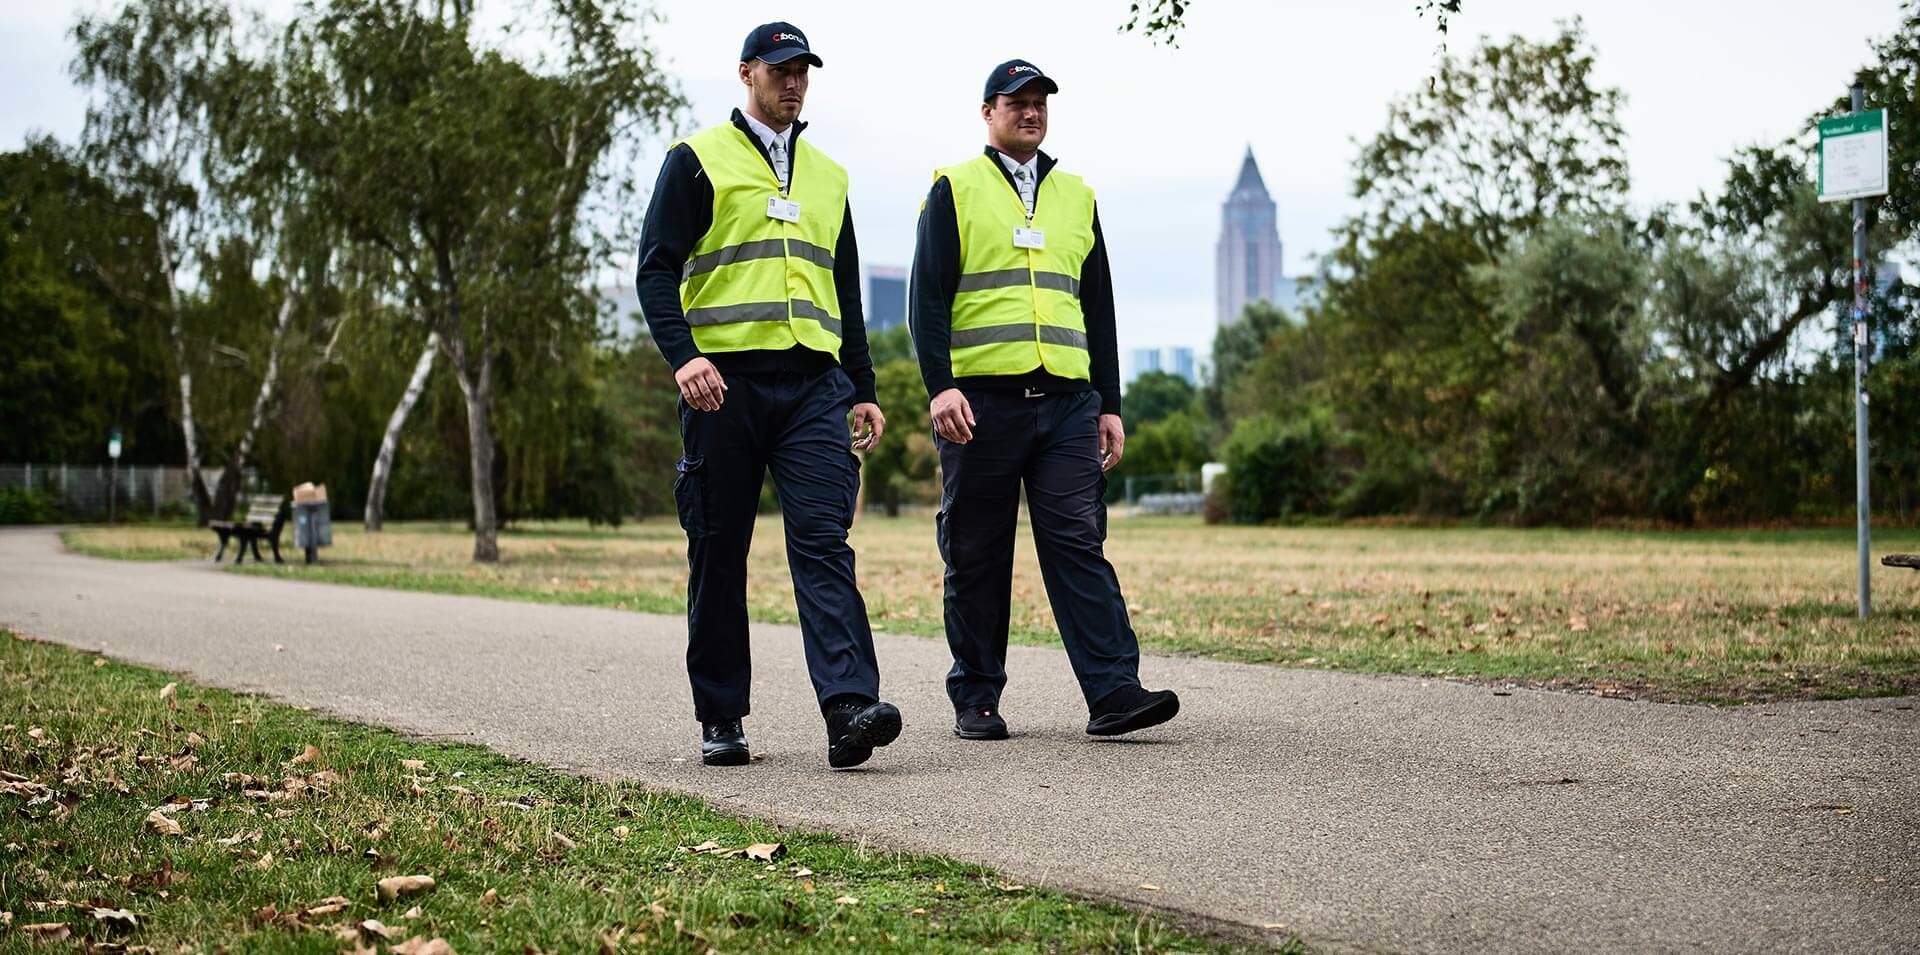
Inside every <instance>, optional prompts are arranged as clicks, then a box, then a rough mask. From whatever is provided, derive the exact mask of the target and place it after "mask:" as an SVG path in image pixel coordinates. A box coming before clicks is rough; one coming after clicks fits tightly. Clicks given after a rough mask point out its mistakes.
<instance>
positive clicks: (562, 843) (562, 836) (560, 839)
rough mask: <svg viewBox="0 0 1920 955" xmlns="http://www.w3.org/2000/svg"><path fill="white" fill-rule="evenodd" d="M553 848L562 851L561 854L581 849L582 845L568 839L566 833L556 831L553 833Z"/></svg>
mask: <svg viewBox="0 0 1920 955" xmlns="http://www.w3.org/2000/svg"><path fill="white" fill-rule="evenodd" d="M553 847H554V848H556V849H558V850H560V851H561V852H572V851H573V850H575V849H578V848H580V844H579V843H577V842H574V841H573V840H572V839H569V838H567V834H566V833H564V832H560V831H558V830H556V831H555V832H554V833H553Z"/></svg>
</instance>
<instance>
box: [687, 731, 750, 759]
mask: <svg viewBox="0 0 1920 955" xmlns="http://www.w3.org/2000/svg"><path fill="white" fill-rule="evenodd" d="M751 758H752V757H751V756H749V755H748V754H747V731H746V730H745V729H742V728H741V726H740V721H739V720H728V721H726V722H724V723H702V724H700V761H701V762H703V763H706V764H707V765H708V766H745V765H746V764H747V761H748V760H749V759H751Z"/></svg>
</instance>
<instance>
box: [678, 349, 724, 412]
mask: <svg viewBox="0 0 1920 955" xmlns="http://www.w3.org/2000/svg"><path fill="white" fill-rule="evenodd" d="M673 383H674V384H676V385H679V386H680V397H682V398H685V399H687V404H690V405H692V406H693V407H694V408H695V409H697V410H699V411H719V410H720V406H721V405H722V404H723V403H725V402H726V400H727V383H726V381H724V380H723V379H721V377H720V369H718V368H715V367H713V362H710V361H708V360H706V359H705V358H695V359H694V360H692V361H690V362H687V363H686V364H684V365H681V366H680V370H679V371H676V372H674V373H673Z"/></svg>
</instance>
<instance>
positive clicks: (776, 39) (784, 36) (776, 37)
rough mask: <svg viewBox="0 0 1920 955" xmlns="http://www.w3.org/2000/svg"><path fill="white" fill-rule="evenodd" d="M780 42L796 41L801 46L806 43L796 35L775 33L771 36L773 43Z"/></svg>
mask: <svg viewBox="0 0 1920 955" xmlns="http://www.w3.org/2000/svg"><path fill="white" fill-rule="evenodd" d="M781 40H798V41H800V43H801V44H802V45H805V44H806V42H807V38H806V37H803V36H801V35H800V34H798V33H776V34H774V35H773V42H775V43H778V42H780V41H781Z"/></svg>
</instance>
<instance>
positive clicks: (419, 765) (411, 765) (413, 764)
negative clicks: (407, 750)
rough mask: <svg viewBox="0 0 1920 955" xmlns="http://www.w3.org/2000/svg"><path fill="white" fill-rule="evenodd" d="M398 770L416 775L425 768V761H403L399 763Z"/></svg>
mask: <svg viewBox="0 0 1920 955" xmlns="http://www.w3.org/2000/svg"><path fill="white" fill-rule="evenodd" d="M400 768H402V769H406V770H411V771H413V772H416V773H417V772H419V771H420V770H423V769H426V768H427V761H426V760H424V759H403V760H401V761H400Z"/></svg>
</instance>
